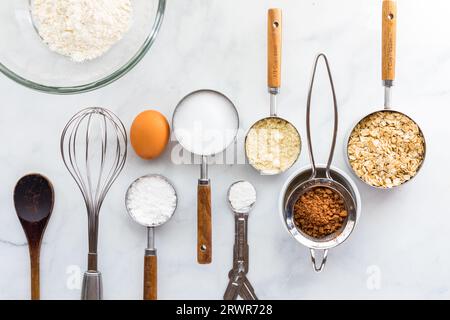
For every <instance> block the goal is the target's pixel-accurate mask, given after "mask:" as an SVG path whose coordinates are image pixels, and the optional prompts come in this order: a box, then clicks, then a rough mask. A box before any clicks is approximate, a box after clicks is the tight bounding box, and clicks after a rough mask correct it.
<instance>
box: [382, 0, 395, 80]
mask: <svg viewBox="0 0 450 320" xmlns="http://www.w3.org/2000/svg"><path fill="white" fill-rule="evenodd" d="M382 19H383V27H382V38H383V40H382V41H383V48H382V59H383V61H382V76H383V79H382V80H383V81H394V80H395V59H396V42H397V2H396V1H394V0H383V15H382Z"/></svg>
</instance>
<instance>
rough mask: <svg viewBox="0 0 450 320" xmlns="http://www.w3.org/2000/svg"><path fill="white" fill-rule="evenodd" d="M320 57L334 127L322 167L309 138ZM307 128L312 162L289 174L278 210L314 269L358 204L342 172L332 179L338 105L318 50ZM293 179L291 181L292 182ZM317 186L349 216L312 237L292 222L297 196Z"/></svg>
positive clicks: (345, 233)
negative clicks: (305, 249) (335, 228)
mask: <svg viewBox="0 0 450 320" xmlns="http://www.w3.org/2000/svg"><path fill="white" fill-rule="evenodd" d="M320 58H323V59H324V61H325V65H326V68H327V72H328V77H329V81H330V85H331V90H332V93H333V104H334V130H333V139H332V144H331V150H330V154H329V157H328V162H327V164H326V166H325V167H323V166H316V163H315V160H314V153H313V148H312V140H311V123H310V114H311V112H310V111H311V98H312V92H313V87H314V80H315V75H316V70H317V65H318V62H319V61H320ZM306 129H307V139H308V149H309V157H310V161H311V166H310V168H309V169H307V170H303V171H301V172H300V173H299V174H301V176H302V178H301V179H300V180H298V179H297V180H295V183H293V182H292V181H294V178H292V179H291V180H288V181H289V182H288V183H287V184H286V185H285V186H284V187H283V192H282V195H281V198H280V203H281V207H280V211H281V212H282V217H283V220H284V222H285V225H286V227H287V229H288V231H289V232H290V233H291V235H292V236H293V237H294V238H295V239H296V240H297V241H298V242H300V243H301V244H303V245H305V246H306V247H308V248H310V251H311V259H312V263H313V267H314V270H315V271H316V272H321V271H322V270H323V268H324V266H325V263H326V260H327V255H328V249H331V248H333V247H335V246H337V245H339V244H340V243H342V242H343V241H345V240H346V239H347V238H348V237H349V235H350V234H351V232H352V231H353V229H354V227H355V224H356V221H357V217H358V207H357V205H358V204H357V200H356V198H355V190H354V188H350V183H349V182H348V181H346V180H347V179H346V178H345V177H344V178H342V177H343V176H342V175H341V176H340V178H339V179H335V177H336V174H335V171H334V170H333V169H332V168H331V163H332V161H333V155H334V149H335V145H336V138H337V131H338V109H337V100H336V94H335V89H334V84H333V78H332V76H331V70H330V66H329V63H328V59H327V57H326V56H325V55H324V54H319V55H318V56H317V57H316V60H315V63H314V69H313V75H312V79H311V85H310V88H309V94H308V103H307V112H306ZM304 172H308V173H310V174H309V177H308V176H307V175H305V174H304ZM292 183H293V184H292ZM318 187H323V188H328V189H331V190H333V191H335V192H337V193H338V194H339V195H340V196H341V198H342V199H343V201H344V205H345V208H346V210H347V213H348V216H347V218H346V221H345V222H344V224H343V226H342V228H341V229H340V230H338V231H337V232H335V233H333V234H330V235H328V236H326V237H324V238H320V239H316V238H313V237H311V236H309V235H307V234H305V233H304V232H302V230H300V229H299V228H297V227H296V225H295V222H294V206H295V204H296V202H297V201H298V200H299V199H300V197H301V196H302V195H304V194H305V193H306V192H308V191H310V190H313V189H315V188H318ZM316 250H321V251H323V258H322V261H321V262H320V263H319V264H317V262H316Z"/></svg>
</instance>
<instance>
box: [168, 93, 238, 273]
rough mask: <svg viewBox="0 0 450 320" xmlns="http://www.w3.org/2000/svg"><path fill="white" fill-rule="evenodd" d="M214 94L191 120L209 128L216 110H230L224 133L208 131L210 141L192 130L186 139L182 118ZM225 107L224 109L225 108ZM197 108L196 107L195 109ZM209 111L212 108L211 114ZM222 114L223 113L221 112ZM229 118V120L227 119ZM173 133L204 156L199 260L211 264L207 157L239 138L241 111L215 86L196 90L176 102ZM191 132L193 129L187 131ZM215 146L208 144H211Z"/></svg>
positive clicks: (199, 190) (199, 193) (200, 182)
mask: <svg viewBox="0 0 450 320" xmlns="http://www.w3.org/2000/svg"><path fill="white" fill-rule="evenodd" d="M206 97H209V98H212V97H213V98H214V99H215V103H210V104H209V105H208V106H206V108H208V110H202V111H204V112H202V111H200V112H199V113H196V114H195V118H193V120H192V121H195V122H197V124H198V127H199V128H200V130H201V128H209V127H210V126H211V123H210V122H211V121H212V120H213V119H212V118H214V119H215V120H217V117H218V115H219V113H217V114H214V112H213V111H215V110H216V111H219V110H218V109H219V108H220V111H221V112H224V111H225V112H224V113H227V114H228V116H227V117H226V118H227V119H219V121H227V125H226V126H227V128H228V129H227V131H229V132H223V133H222V134H223V135H221V134H217V132H216V133H215V134H211V133H210V132H206V133H204V134H203V135H202V138H201V139H203V138H205V137H207V138H208V141H207V142H208V144H207V145H206V144H204V141H195V140H197V138H196V137H198V135H196V134H195V133H192V135H191V139H186V137H185V136H184V134H186V131H189V129H188V130H186V128H182V126H181V124H182V123H183V122H182V121H185V120H186V118H185V116H186V115H188V114H189V112H190V110H189V108H190V107H193V106H195V103H196V101H198V103H202V104H203V102H204V101H202V99H203V98H206ZM224 108H225V110H224ZM192 112H194V110H192ZM208 112H211V114H209V113H208ZM219 117H220V116H219ZM228 122H229V123H228ZM172 128H173V133H174V135H175V137H176V139H177V140H178V142H179V143H180V145H181V146H182V147H183V148H184V149H186V150H188V151H189V152H191V153H193V154H197V155H199V156H201V159H202V162H201V166H200V179H199V180H198V187H197V261H198V263H200V264H208V263H211V261H212V217H211V181H210V179H209V177H208V157H209V156H212V155H214V154H218V153H220V152H222V151H224V150H226V149H227V148H228V147H229V146H230V145H231V144H232V143H233V142H234V141H235V139H236V135H237V133H238V129H239V115H238V112H237V109H236V107H235V105H234V104H233V102H231V100H230V99H228V98H227V97H226V96H225V95H224V94H222V93H220V92H218V91H215V90H209V89H204V90H197V91H194V92H192V93H190V94H188V95H187V96H185V97H184V98H183V99H182V100H181V101H180V102H179V103H178V105H177V106H176V108H175V112H174V114H173V118H172ZM188 133H189V134H191V132H188ZM211 145H212V146H213V147H211V148H209V147H208V146H211Z"/></svg>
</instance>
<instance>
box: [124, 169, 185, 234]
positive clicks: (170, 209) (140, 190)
mask: <svg viewBox="0 0 450 320" xmlns="http://www.w3.org/2000/svg"><path fill="white" fill-rule="evenodd" d="M126 206H127V209H128V212H129V213H130V215H131V216H132V217H133V218H134V219H135V220H136V221H137V222H138V223H140V224H143V225H145V226H149V227H150V226H158V225H161V224H163V223H164V222H166V221H167V220H169V219H170V218H171V217H172V215H173V213H174V211H175V208H176V206H177V195H176V192H175V189H174V188H173V186H172V185H171V184H170V183H169V182H168V181H167V180H166V179H164V178H163V177H161V176H158V175H154V176H144V177H142V178H139V179H138V180H136V181H135V182H133V184H132V185H131V187H130V189H129V190H128V192H127V198H126Z"/></svg>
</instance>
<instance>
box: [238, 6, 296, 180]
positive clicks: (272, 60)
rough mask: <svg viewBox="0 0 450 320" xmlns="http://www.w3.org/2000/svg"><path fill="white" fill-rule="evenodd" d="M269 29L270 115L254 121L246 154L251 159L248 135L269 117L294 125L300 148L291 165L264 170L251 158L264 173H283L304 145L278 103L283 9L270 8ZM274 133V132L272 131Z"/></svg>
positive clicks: (268, 76)
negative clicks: (280, 168)
mask: <svg viewBox="0 0 450 320" xmlns="http://www.w3.org/2000/svg"><path fill="white" fill-rule="evenodd" d="M267 29H268V31H267V32H268V46H267V62H268V63H267V69H268V71H267V82H268V87H269V94H270V116H269V117H266V118H263V119H260V120H258V121H257V122H256V123H254V124H253V125H252V126H251V128H250V129H249V131H248V132H247V134H246V136H245V154H246V157H247V159H250V157H249V151H248V137H249V133H250V132H251V131H252V129H254V128H256V127H258V125H259V124H261V123H263V122H264V121H267V120H269V119H275V120H277V121H280V122H282V123H283V124H284V125H286V126H292V127H293V128H294V129H295V132H296V135H297V137H298V140H299V148H298V152H297V156H296V158H295V160H294V161H292V163H290V165H289V166H288V167H287V168H285V169H284V170H275V171H274V170H262V169H260V168H257V167H256V166H255V164H253V163H252V162H251V161H250V160H249V163H250V165H251V166H252V167H253V168H254V169H256V170H257V171H259V172H260V173H261V174H263V175H275V174H280V173H283V172H285V171H287V170H289V169H290V168H291V167H292V166H293V165H294V164H295V162H297V160H298V158H299V156H300V153H301V147H302V141H301V137H300V133H299V132H298V130H297V128H295V126H294V125H293V124H292V123H290V122H289V121H287V120H286V119H283V118H280V117H279V116H278V115H277V113H278V104H277V97H278V94H279V93H280V88H281V51H282V11H281V9H269V11H268V23H267ZM270 134H272V133H270Z"/></svg>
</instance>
